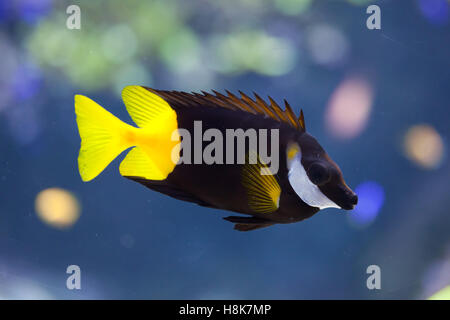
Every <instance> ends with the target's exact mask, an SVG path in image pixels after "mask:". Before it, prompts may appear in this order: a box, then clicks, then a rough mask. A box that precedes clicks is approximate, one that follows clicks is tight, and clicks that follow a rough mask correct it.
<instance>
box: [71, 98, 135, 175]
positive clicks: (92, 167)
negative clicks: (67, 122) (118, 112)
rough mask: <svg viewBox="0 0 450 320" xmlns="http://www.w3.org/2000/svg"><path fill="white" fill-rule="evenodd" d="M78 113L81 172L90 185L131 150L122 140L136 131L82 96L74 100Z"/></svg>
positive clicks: (79, 163)
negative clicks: (121, 155)
mask: <svg viewBox="0 0 450 320" xmlns="http://www.w3.org/2000/svg"><path fill="white" fill-rule="evenodd" d="M75 113H76V115H77V124H78V130H79V132H80V137H81V147H80V154H79V156H78V169H79V171H80V175H81V179H83V181H90V180H92V179H94V178H95V177H96V176H98V175H99V174H100V173H101V172H102V171H103V170H104V169H105V168H106V167H107V166H108V164H109V163H110V162H111V161H113V160H114V159H115V158H116V157H117V156H118V155H119V154H120V153H121V152H122V151H124V150H125V149H127V148H129V147H131V146H132V145H131V144H130V141H126V139H124V138H123V137H125V136H126V134H127V133H130V132H132V131H133V130H136V128H134V127H132V126H130V125H128V124H126V123H125V122H122V121H121V120H120V119H118V118H116V117H115V116H114V115H112V114H111V113H109V112H108V111H106V110H105V109H103V108H102V107H101V106H100V105H99V104H97V103H96V102H95V101H93V100H91V99H89V98H88V97H85V96H82V95H76V96H75Z"/></svg>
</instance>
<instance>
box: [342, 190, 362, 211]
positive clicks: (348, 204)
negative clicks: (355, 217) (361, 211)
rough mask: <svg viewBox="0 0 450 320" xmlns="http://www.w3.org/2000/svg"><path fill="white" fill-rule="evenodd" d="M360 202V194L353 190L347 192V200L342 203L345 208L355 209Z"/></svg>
mask: <svg viewBox="0 0 450 320" xmlns="http://www.w3.org/2000/svg"><path fill="white" fill-rule="evenodd" d="M357 204H358V196H357V195H356V194H355V193H354V192H353V191H349V192H347V196H346V200H345V201H344V202H343V203H342V204H341V205H340V206H341V208H342V209H344V210H353V209H354V208H355V206H356V205H357Z"/></svg>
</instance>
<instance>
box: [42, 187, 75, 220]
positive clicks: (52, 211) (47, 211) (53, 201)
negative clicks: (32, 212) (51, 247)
mask: <svg viewBox="0 0 450 320" xmlns="http://www.w3.org/2000/svg"><path fill="white" fill-rule="evenodd" d="M35 209H36V212H37V215H38V217H39V218H40V219H41V220H42V221H43V222H44V223H46V224H48V225H50V226H52V227H55V228H59V229H64V228H68V227H70V226H72V225H73V224H74V223H75V222H76V221H77V220H78V218H79V216H80V205H79V203H78V200H77V199H76V198H75V196H74V195H73V194H72V193H70V192H69V191H66V190H64V189H60V188H49V189H45V190H43V191H41V192H39V193H38V195H37V196H36V201H35Z"/></svg>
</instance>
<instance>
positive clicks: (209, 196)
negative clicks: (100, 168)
mask: <svg viewBox="0 0 450 320" xmlns="http://www.w3.org/2000/svg"><path fill="white" fill-rule="evenodd" d="M170 105H171V106H172V107H173V108H174V110H175V111H176V112H177V115H178V118H177V119H178V124H179V128H183V129H186V130H188V131H189V132H190V133H191V135H192V136H194V121H202V124H203V128H202V129H203V131H206V130H207V129H210V128H215V129H218V130H220V131H221V132H222V133H223V136H224V137H225V135H226V132H225V131H226V129H243V130H244V131H245V130H247V129H250V128H253V129H256V130H258V129H269V130H270V129H279V132H280V139H279V140H280V150H285V149H286V147H287V142H288V141H296V140H298V139H299V138H300V136H301V135H307V133H301V132H298V131H297V130H295V129H293V128H292V127H290V126H289V125H287V124H285V123H283V122H278V121H275V120H273V119H272V118H267V117H264V116H262V115H259V114H258V115H254V114H249V113H247V112H244V111H240V110H229V109H224V108H220V109H217V108H213V107H211V108H196V107H192V108H189V107H183V106H181V107H177V105H175V104H174V103H173V102H172V104H170ZM258 143H259V141H258ZM269 143H270V136H269ZM206 144H207V143H204V145H206ZM224 145H225V143H224ZM193 148H194V146H193V145H192V151H191V154H194V151H193ZM202 149H203V148H202ZM269 150H270V148H269ZM223 152H224V158H226V148H224V151H223ZM236 153H237V152H236V150H235V152H234V154H235V155H236ZM236 161H237V159H235V161H234V163H235V164H211V165H206V164H179V165H177V166H176V167H175V169H174V170H173V172H172V173H171V174H169V176H168V177H167V179H166V180H164V181H149V180H143V179H139V178H134V177H131V179H132V180H135V181H137V182H140V183H142V184H143V185H145V186H147V187H149V188H150V189H153V190H156V191H159V192H162V193H165V194H168V195H170V196H172V197H175V198H178V199H181V200H185V201H192V202H195V203H198V204H200V205H203V206H208V207H213V208H218V209H223V210H229V211H234V212H239V213H245V214H250V215H253V216H256V217H259V218H262V219H269V220H271V221H274V222H277V223H290V222H296V221H300V220H303V219H305V218H308V217H310V216H312V215H313V214H314V213H316V212H317V211H319V209H318V208H313V207H310V206H308V205H307V204H305V203H304V202H303V201H302V200H301V199H300V198H299V197H298V196H297V194H296V193H295V192H294V190H293V189H292V187H291V186H290V184H289V181H288V180H287V179H286V177H287V167H286V157H285V155H284V153H283V152H280V160H279V163H280V168H279V171H278V173H277V174H276V177H277V181H278V182H279V183H280V186H281V189H282V190H283V192H282V193H281V196H280V206H279V208H278V209H277V210H276V211H275V212H273V213H271V214H270V215H267V214H259V213H255V212H254V211H253V210H252V209H251V208H249V206H248V203H247V201H243V200H244V199H243V198H245V197H246V190H245V188H244V186H243V185H242V178H241V171H242V165H241V164H236Z"/></svg>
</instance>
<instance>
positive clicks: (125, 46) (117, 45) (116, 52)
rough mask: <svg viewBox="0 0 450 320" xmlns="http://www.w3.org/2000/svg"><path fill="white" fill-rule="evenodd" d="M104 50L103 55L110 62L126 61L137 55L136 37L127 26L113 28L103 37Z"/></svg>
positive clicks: (121, 25)
mask: <svg viewBox="0 0 450 320" xmlns="http://www.w3.org/2000/svg"><path fill="white" fill-rule="evenodd" d="M102 48H103V54H104V55H105V57H106V58H107V59H109V60H110V61H113V62H122V61H125V60H127V59H130V58H131V57H133V56H134V54H135V53H136V50H137V40H136V36H135V34H134V32H133V30H131V28H130V27H129V26H127V25H126V24H120V25H116V26H112V27H111V28H108V31H107V32H106V33H105V35H104V36H103V42H102Z"/></svg>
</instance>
